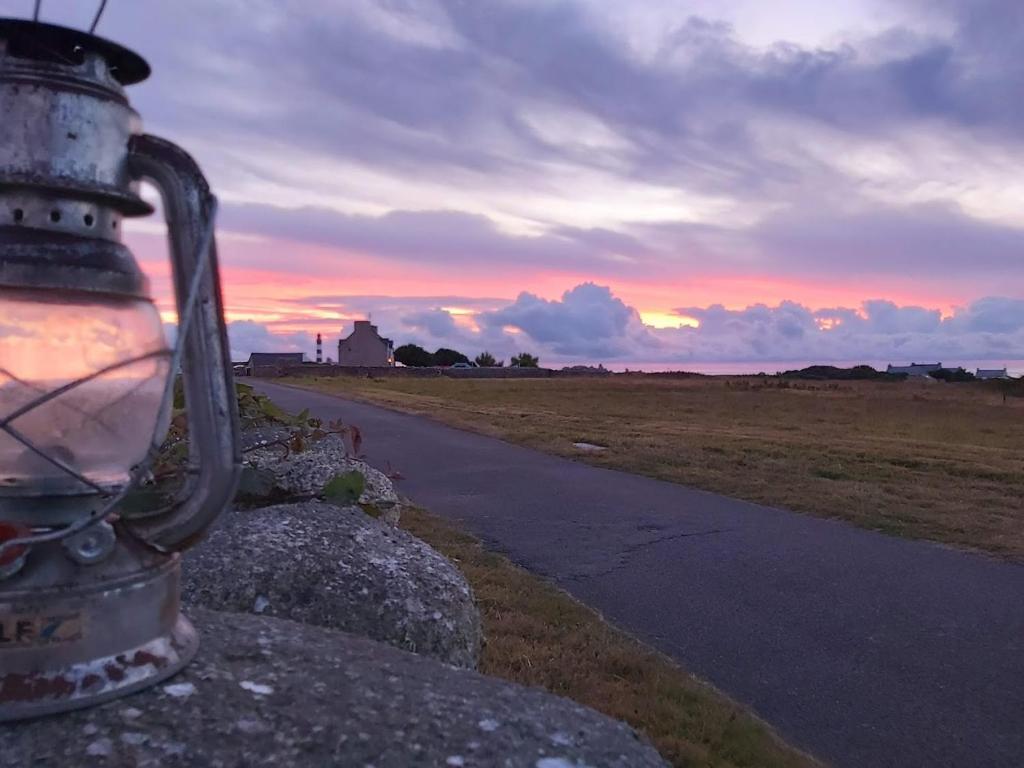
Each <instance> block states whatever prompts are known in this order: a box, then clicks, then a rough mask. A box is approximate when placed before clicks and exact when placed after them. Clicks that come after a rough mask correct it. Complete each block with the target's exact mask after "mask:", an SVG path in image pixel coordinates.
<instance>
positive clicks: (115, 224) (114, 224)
mask: <svg viewBox="0 0 1024 768" xmlns="http://www.w3.org/2000/svg"><path fill="white" fill-rule="evenodd" d="M110 228H111V229H117V220H116V219H115V220H114V221H112V222H110Z"/></svg>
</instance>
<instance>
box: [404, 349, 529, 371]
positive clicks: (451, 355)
mask: <svg viewBox="0 0 1024 768" xmlns="http://www.w3.org/2000/svg"><path fill="white" fill-rule="evenodd" d="M395 360H397V361H398V362H399V363H401V364H402V365H407V366H409V367H410V368H430V367H433V366H441V367H450V366H453V365H456V364H458V363H463V364H466V365H471V364H475V365H477V366H478V367H480V368H502V367H504V365H505V361H504V360H498V359H496V358H495V357H494V355H492V354H491V353H490V352H488V351H486V350H484V351H483V352H481V353H480V354H479V355H477V356H476V357H475V358H473V361H472V363H470V360H469V358H468V357H466V355H464V354H462V353H461V352H459V351H458V350H456V349H448V348H447V347H439V348H438V349H437V351H436V352H428V351H427V350H425V349H424V348H423V347H420V346H417V345H416V344H403V345H402V346H400V347H398V349H396V350H395ZM509 365H510V366H512V367H514V368H537V367H539V366H540V358H539V357H537V356H536V355H531V354H530V353H529V352H520V353H519V354H518V355H513V356H512V357H511V358H509Z"/></svg>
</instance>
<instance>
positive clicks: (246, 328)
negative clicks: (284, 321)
mask: <svg viewBox="0 0 1024 768" xmlns="http://www.w3.org/2000/svg"><path fill="white" fill-rule="evenodd" d="M228 345H229V346H230V347H231V359H232V360H235V361H239V360H247V359H248V358H249V355H250V354H252V353H253V352H304V353H305V354H306V355H307V356H309V357H310V358H312V356H313V351H314V348H315V345H316V340H315V337H314V335H313V334H309V333H274V332H272V331H270V329H268V328H267V326H266V325H264V324H262V323H257V322H254V321H252V320H236V321H234V322H231V323H228ZM325 346H327V345H325Z"/></svg>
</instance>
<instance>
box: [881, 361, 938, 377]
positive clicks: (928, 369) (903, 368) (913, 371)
mask: <svg viewBox="0 0 1024 768" xmlns="http://www.w3.org/2000/svg"><path fill="white" fill-rule="evenodd" d="M941 370H942V363H911V364H910V365H890V366H889V367H888V368H886V369H885V372H886V373H905V374H906V375H907V376H928V375H930V374H931V373H934V372H935V371H941Z"/></svg>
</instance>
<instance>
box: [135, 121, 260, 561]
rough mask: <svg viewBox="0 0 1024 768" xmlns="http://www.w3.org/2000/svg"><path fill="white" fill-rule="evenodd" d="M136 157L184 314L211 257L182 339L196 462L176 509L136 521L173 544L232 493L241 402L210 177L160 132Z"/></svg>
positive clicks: (138, 142)
mask: <svg viewBox="0 0 1024 768" xmlns="http://www.w3.org/2000/svg"><path fill="white" fill-rule="evenodd" d="M131 161H132V169H133V172H134V173H136V174H137V175H138V176H139V177H140V178H145V179H147V180H149V181H151V182H152V183H153V184H154V185H155V186H156V187H157V189H159V190H160V193H161V195H162V196H163V202H164V211H165V212H166V215H167V222H168V229H169V233H170V235H171V266H172V270H173V275H174V282H175V295H176V296H177V298H178V312H179V315H181V314H183V313H184V310H185V307H184V306H183V303H184V301H185V297H186V296H187V295H188V293H189V287H190V282H191V280H192V277H193V275H194V274H195V272H196V270H197V268H198V266H199V260H200V259H202V258H207V259H209V264H208V266H207V269H206V271H205V274H203V275H202V282H201V284H200V300H199V301H198V302H196V305H195V313H196V315H195V317H194V319H193V322H192V323H191V325H190V326H189V328H188V332H187V334H186V336H185V339H184V343H185V364H184V366H183V372H182V379H183V383H184V388H185V403H186V407H187V409H188V414H189V438H190V439H189V451H190V456H189V464H190V467H191V469H192V471H191V472H190V473H189V476H188V480H189V482H188V483H187V486H186V488H185V491H184V493H183V494H182V498H181V500H180V501H179V503H178V504H177V505H176V507H175V509H174V510H173V511H171V512H170V513H169V514H167V515H164V516H161V517H159V518H147V519H143V520H139V521H138V522H137V523H134V524H133V528H132V530H133V532H134V533H135V534H136V535H137V536H139V537H140V538H141V539H142V540H144V541H146V542H147V543H149V544H150V545H152V546H154V547H157V548H158V549H161V550H164V551H171V550H178V549H183V548H185V547H188V546H190V545H191V544H193V543H195V541H196V540H198V538H199V537H201V536H202V534H203V533H204V532H205V530H206V529H207V528H208V527H209V526H210V524H211V523H212V522H213V520H214V518H215V517H216V516H217V515H219V514H220V513H221V512H222V511H223V510H224V508H225V507H226V506H227V505H228V504H229V503H230V502H231V500H232V499H233V498H234V495H235V489H236V488H237V486H238V477H239V475H240V474H241V466H242V455H241V439H240V437H239V424H238V404H237V402H236V400H235V382H234V373H233V370H232V367H231V355H230V350H229V348H228V342H227V330H226V328H225V326H224V306H223V298H222V296H221V287H220V275H219V272H218V269H217V250H216V243H215V242H213V241H212V240H211V242H210V244H209V252H208V253H202V252H201V251H202V248H203V244H202V239H203V236H204V234H205V233H206V232H208V231H210V226H211V224H212V222H211V216H212V208H213V205H214V200H213V196H212V195H211V194H210V189H209V186H208V185H207V183H206V179H205V178H204V177H203V174H202V172H201V171H200V169H199V166H198V165H197V164H196V162H195V161H194V160H193V159H192V158H191V157H190V156H189V155H188V154H187V153H186V152H185V151H184V150H182V149H181V148H180V147H177V146H175V145H174V144H171V143H170V142H168V141H165V140H163V139H159V138H157V137H155V136H148V135H143V136H139V137H136V138H135V139H134V140H133V142H132V155H131ZM204 362H205V364H204Z"/></svg>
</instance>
